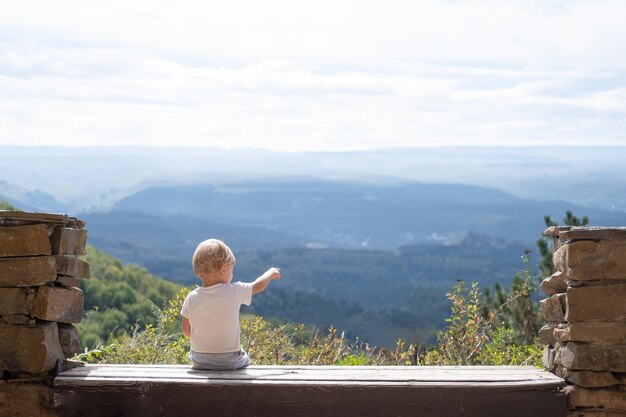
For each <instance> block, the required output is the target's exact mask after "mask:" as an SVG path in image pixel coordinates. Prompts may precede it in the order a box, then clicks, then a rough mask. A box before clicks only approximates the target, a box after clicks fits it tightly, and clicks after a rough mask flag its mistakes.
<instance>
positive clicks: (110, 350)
mask: <svg viewBox="0 0 626 417" xmlns="http://www.w3.org/2000/svg"><path fill="white" fill-rule="evenodd" d="M186 295H187V290H186V289H181V290H179V291H178V293H176V295H175V296H174V298H173V299H172V300H170V301H169V302H168V303H167V304H166V305H165V307H164V308H163V309H162V310H159V309H156V308H155V316H156V318H157V320H156V324H154V325H153V324H148V325H146V326H145V327H141V326H140V325H139V324H135V325H134V326H133V327H132V329H131V332H130V333H123V334H122V335H121V336H119V337H118V338H117V339H115V340H113V341H112V342H110V343H108V344H105V345H98V346H96V347H95V348H94V349H92V350H89V351H85V353H83V354H81V355H78V356H77V359H80V360H84V361H86V362H90V363H134V364H150V363H159V364H185V363H188V362H189V359H188V356H187V355H188V352H189V343H188V342H187V340H186V339H185V338H184V337H183V336H182V334H181V333H180V332H179V331H178V330H177V329H176V324H177V323H179V311H180V307H181V306H182V302H183V300H184V299H185V296H186Z"/></svg>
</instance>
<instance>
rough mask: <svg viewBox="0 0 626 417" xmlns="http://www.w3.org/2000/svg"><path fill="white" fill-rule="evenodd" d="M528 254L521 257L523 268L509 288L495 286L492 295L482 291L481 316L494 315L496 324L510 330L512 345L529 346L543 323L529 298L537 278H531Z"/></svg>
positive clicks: (487, 290) (534, 290)
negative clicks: (483, 299)
mask: <svg viewBox="0 0 626 417" xmlns="http://www.w3.org/2000/svg"><path fill="white" fill-rule="evenodd" d="M529 255H530V251H526V253H525V254H524V255H523V256H522V259H523V261H524V264H525V267H524V268H523V269H522V270H521V271H520V272H518V273H517V274H515V278H513V282H512V284H511V288H510V289H509V291H505V290H504V289H503V288H502V286H500V285H499V284H496V285H495V287H494V292H493V294H492V292H491V290H489V288H487V289H486V290H485V307H484V308H483V316H485V317H488V315H489V312H490V311H497V318H496V320H497V321H498V324H501V325H504V326H506V327H507V328H508V329H510V330H511V332H512V334H513V336H514V338H515V341H516V342H518V343H526V344H530V343H532V342H533V340H534V338H535V336H536V335H537V332H538V330H539V327H540V326H541V324H542V323H543V322H544V318H543V314H542V312H541V310H540V309H539V306H538V305H537V303H533V300H532V297H533V295H534V294H535V293H536V291H537V288H538V282H539V279H538V277H536V276H535V273H534V270H533V267H532V263H531V262H530V257H529Z"/></svg>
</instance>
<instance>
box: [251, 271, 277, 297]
mask: <svg viewBox="0 0 626 417" xmlns="http://www.w3.org/2000/svg"><path fill="white" fill-rule="evenodd" d="M274 279H280V268H270V269H268V270H267V271H265V273H264V274H263V275H261V276H260V277H258V278H257V279H256V280H255V281H254V282H253V283H252V294H257V293H260V292H261V291H263V290H264V289H265V288H267V286H268V285H269V283H270V281H272V280H274Z"/></svg>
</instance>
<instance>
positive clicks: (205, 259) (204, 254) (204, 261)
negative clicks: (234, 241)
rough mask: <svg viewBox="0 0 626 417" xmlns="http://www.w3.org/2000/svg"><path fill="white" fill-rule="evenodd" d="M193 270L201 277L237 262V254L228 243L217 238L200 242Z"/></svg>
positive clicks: (194, 257)
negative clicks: (234, 253)
mask: <svg viewBox="0 0 626 417" xmlns="http://www.w3.org/2000/svg"><path fill="white" fill-rule="evenodd" d="M192 262H193V272H195V273H196V275H197V276H198V277H200V278H202V277H203V276H206V275H208V274H212V273H214V272H217V271H219V270H220V269H221V268H222V267H223V266H224V265H227V264H229V263H231V262H232V263H235V255H233V251H232V250H230V248H229V247H228V245H226V243H224V242H222V241H221V240H217V239H209V240H205V241H204V242H200V244H199V245H198V247H197V248H196V251H195V252H194V254H193V260H192Z"/></svg>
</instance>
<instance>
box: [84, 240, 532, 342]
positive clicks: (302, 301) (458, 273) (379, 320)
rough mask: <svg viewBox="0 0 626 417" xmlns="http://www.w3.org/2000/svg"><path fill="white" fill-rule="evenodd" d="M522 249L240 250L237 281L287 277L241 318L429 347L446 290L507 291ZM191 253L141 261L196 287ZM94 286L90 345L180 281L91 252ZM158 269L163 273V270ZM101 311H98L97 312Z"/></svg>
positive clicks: (478, 245)
mask: <svg viewBox="0 0 626 417" xmlns="http://www.w3.org/2000/svg"><path fill="white" fill-rule="evenodd" d="M524 249H525V248H524V247H523V246H522V245H520V244H515V243H511V242H506V241H502V240H498V239H492V238H488V237H485V236H480V235H469V236H467V237H466V238H465V239H464V240H463V241H462V242H461V243H459V244H457V245H451V246H439V245H414V246H405V247H402V248H400V249H399V250H397V251H393V252H388V251H353V250H330V249H304V248H294V249H282V250H274V251H248V252H241V253H237V254H236V256H237V265H236V267H235V278H234V279H235V280H240V281H251V280H253V279H255V278H256V277H257V276H258V275H259V274H260V273H262V272H263V271H265V270H266V269H267V268H268V267H269V266H272V265H277V266H280V267H281V268H282V271H283V279H281V280H280V281H279V282H276V283H275V285H272V286H271V287H270V288H269V289H268V290H267V291H266V292H265V293H263V294H261V295H259V296H256V297H255V299H254V301H253V303H252V305H251V306H250V307H249V308H245V309H244V312H249V313H255V314H259V315H262V316H264V317H266V318H276V319H278V320H280V321H283V322H298V323H305V324H309V325H313V326H317V327H320V328H326V327H328V326H330V325H331V324H332V325H334V326H336V327H337V328H340V329H342V330H345V331H346V332H347V334H348V335H349V336H351V337H357V336H358V337H360V338H361V340H365V341H368V342H370V343H373V344H377V345H386V346H390V345H392V344H393V343H394V342H395V340H396V339H397V337H403V338H405V339H406V340H409V341H411V342H414V341H420V342H425V341H433V338H434V335H435V333H436V330H437V329H440V328H442V327H443V326H444V324H445V322H444V318H445V317H446V315H447V314H448V310H449V306H448V304H447V302H446V300H445V293H446V292H448V291H450V289H451V288H453V287H454V285H455V283H456V282H457V280H458V279H464V280H466V281H478V282H480V284H481V285H482V286H483V287H489V286H492V285H493V284H494V283H495V282H501V283H503V284H504V285H505V286H507V285H508V284H507V283H510V282H511V280H512V279H513V277H514V276H515V274H516V273H517V272H518V271H519V270H520V269H521V268H522V267H523V264H522V261H521V259H520V255H521V254H523V253H524ZM189 258H190V254H189V255H188V256H186V257H185V260H181V261H176V262H172V261H166V260H159V259H158V258H156V257H155V259H153V260H152V261H151V262H146V265H145V266H147V267H148V268H149V269H150V271H151V272H158V273H159V275H160V276H168V277H169V276H179V275H173V273H175V271H177V270H180V271H181V275H182V274H183V273H184V277H185V278H184V279H182V280H181V281H182V283H183V284H184V285H187V286H190V287H192V286H193V285H195V284H198V283H199V281H198V280H197V279H196V278H194V277H193V271H192V268H191V262H190V259H189ZM88 260H89V261H90V262H91V263H92V271H93V273H92V275H93V278H92V279H91V280H86V281H85V282H84V284H83V285H84V289H85V293H86V294H85V295H86V306H87V308H88V309H93V308H98V309H99V312H96V313H90V315H89V316H88V318H87V320H86V321H85V322H84V323H83V324H82V325H81V326H82V330H83V332H85V333H86V334H89V336H87V338H84V339H83V340H84V342H85V343H86V344H89V343H90V342H93V341H94V340H95V338H96V336H97V337H100V338H101V339H103V338H106V337H107V336H108V335H109V334H116V333H119V332H121V331H125V330H128V329H129V328H130V326H131V325H132V324H133V323H135V322H136V321H139V322H140V323H151V322H153V321H154V315H153V311H152V309H153V304H152V303H154V304H155V305H156V306H159V307H160V306H161V305H162V303H163V302H164V301H165V300H166V299H167V298H168V297H169V296H171V295H172V294H173V293H175V292H176V290H177V289H178V288H180V286H179V285H177V284H174V283H172V282H169V281H164V280H162V279H159V278H157V277H155V276H153V275H151V273H149V272H148V270H146V269H144V268H142V267H139V266H137V265H128V266H124V265H123V264H122V262H121V261H120V260H118V259H116V258H113V257H111V256H109V255H106V254H105V253H103V252H100V251H97V250H95V249H93V248H91V249H90V250H89V255H88ZM159 266H161V268H159ZM103 312H104V313H103Z"/></svg>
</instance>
